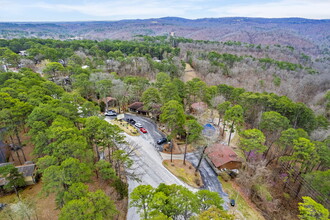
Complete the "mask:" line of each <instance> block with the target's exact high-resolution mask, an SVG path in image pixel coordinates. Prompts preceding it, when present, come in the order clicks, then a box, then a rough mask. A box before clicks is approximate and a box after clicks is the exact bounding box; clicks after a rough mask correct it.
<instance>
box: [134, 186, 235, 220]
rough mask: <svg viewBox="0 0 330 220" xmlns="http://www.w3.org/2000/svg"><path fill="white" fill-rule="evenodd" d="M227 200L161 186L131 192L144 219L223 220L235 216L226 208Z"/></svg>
mask: <svg viewBox="0 0 330 220" xmlns="http://www.w3.org/2000/svg"><path fill="white" fill-rule="evenodd" d="M222 204H223V200H222V199H221V197H220V196H219V195H218V193H216V192H210V191H208V190H199V191H197V192H196V193H193V192H191V191H190V190H188V189H187V188H185V187H183V186H179V185H174V184H173V185H165V184H163V183H162V184H160V185H159V186H158V187H157V188H153V187H152V186H150V185H140V186H138V187H136V188H135V189H134V190H133V191H132V193H131V203H130V206H131V207H136V208H137V209H138V211H139V212H140V215H141V218H142V219H164V220H166V219H167V220H170V219H190V220H194V219H196V220H197V219H209V218H211V219H219V220H222V219H223V220H225V219H228V220H232V219H234V216H233V215H231V214H228V213H227V211H224V210H223V208H222Z"/></svg>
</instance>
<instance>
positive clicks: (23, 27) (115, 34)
mask: <svg viewBox="0 0 330 220" xmlns="http://www.w3.org/2000/svg"><path fill="white" fill-rule="evenodd" d="M171 32H172V33H173V34H174V35H175V36H181V37H186V38H191V39H194V40H212V41H229V40H230V41H241V42H246V43H251V44H281V45H289V46H293V47H295V48H296V49H301V50H303V51H304V52H306V53H308V54H310V55H318V54H324V49H325V48H328V47H329V46H330V20H329V19H324V20H313V19H304V18H246V17H232V18H202V19H195V20H191V19H185V18H178V17H165V18H152V19H135V20H120V21H77V22H2V23H0V38H5V39H12V38H21V37H28V38H30V37H37V38H54V39H93V40H104V39H121V40H130V39H132V38H134V36H136V35H149V36H158V35H167V34H169V33H171Z"/></svg>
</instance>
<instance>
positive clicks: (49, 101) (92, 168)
mask: <svg viewBox="0 0 330 220" xmlns="http://www.w3.org/2000/svg"><path fill="white" fill-rule="evenodd" d="M0 76H1V77H0V96H1V102H0V109H1V111H0V124H1V127H2V128H6V130H5V135H6V136H7V137H10V138H8V139H9V140H11V141H13V142H14V143H12V144H15V145H18V146H19V148H21V149H22V150H24V146H25V144H26V143H23V142H22V141H21V136H22V135H24V133H25V132H24V131H28V136H29V137H30V141H31V143H32V144H33V146H34V148H33V154H34V156H35V161H36V162H37V166H38V168H39V169H38V172H39V173H40V174H42V181H43V192H44V193H46V194H48V193H55V195H56V204H57V206H58V208H61V214H60V219H72V218H74V219H86V218H85V217H86V216H89V219H100V218H101V219H112V217H114V216H115V215H117V214H118V212H117V210H116V207H115V205H114V202H113V201H112V200H111V199H110V197H109V195H106V194H105V192H103V191H102V190H97V191H95V192H91V191H89V190H88V186H87V185H85V183H89V182H92V180H94V181H96V180H97V179H99V180H98V181H104V182H107V183H109V184H110V185H111V186H112V187H114V188H115V189H116V190H117V192H118V193H117V195H118V197H115V196H113V195H112V199H116V200H117V199H123V198H124V197H126V196H127V184H126V183H125V182H124V181H125V178H126V176H127V175H130V169H129V167H130V166H131V165H132V160H131V159H130V157H129V156H130V151H126V150H125V148H124V146H125V145H121V143H124V137H123V136H122V135H121V134H120V132H121V130H120V129H119V128H118V127H116V126H114V125H111V124H109V123H108V122H106V121H104V120H103V119H102V118H100V117H99V116H98V115H99V111H100V109H99V107H98V106H97V105H95V104H94V103H92V102H89V101H86V100H85V99H83V98H82V97H81V96H80V95H79V94H77V93H67V92H65V91H64V90H63V88H62V87H60V86H58V85H56V84H55V83H53V82H50V81H46V80H44V79H43V78H41V77H40V76H39V75H38V74H36V73H33V72H32V71H31V70H28V69H24V68H23V69H21V71H20V72H19V73H12V72H8V73H1V74H0ZM119 146H122V147H120V148H119ZM100 154H102V155H104V156H103V157H102V156H101V155H100ZM100 158H104V160H100ZM131 175H133V173H132V172H131ZM10 190H12V189H10ZM77 193H79V194H77ZM96 201H97V202H96ZM105 207H106V208H105ZM5 213H7V212H5ZM12 214H13V213H12Z"/></svg>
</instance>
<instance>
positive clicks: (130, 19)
mask: <svg viewBox="0 0 330 220" xmlns="http://www.w3.org/2000/svg"><path fill="white" fill-rule="evenodd" d="M164 18H180V19H185V20H192V21H196V20H203V19H226V18H248V19H303V20H315V21H327V20H330V18H320V19H318V18H304V17H280V18H271V17H239V16H235V17H204V18H185V17H175V16H167V17H158V18H127V19H119V20H72V21H70V20H58V21H55V20H54V21H47V20H44V21H32V20H31V21H0V23H71V22H72V23H74V22H118V21H134V20H152V19H164Z"/></svg>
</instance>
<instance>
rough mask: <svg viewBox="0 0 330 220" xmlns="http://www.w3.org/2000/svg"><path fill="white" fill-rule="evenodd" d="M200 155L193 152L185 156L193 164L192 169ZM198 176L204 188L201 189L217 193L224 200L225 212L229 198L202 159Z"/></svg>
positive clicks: (216, 177) (216, 176)
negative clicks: (199, 175)
mask: <svg viewBox="0 0 330 220" xmlns="http://www.w3.org/2000/svg"><path fill="white" fill-rule="evenodd" d="M200 156H201V155H200V153H199V152H193V153H188V154H187V160H188V161H189V162H191V163H192V164H193V166H194V167H197V164H198V161H199V159H200ZM199 171H200V174H201V176H202V179H203V184H204V187H203V189H207V190H210V191H212V192H217V193H219V195H220V196H221V198H222V199H223V200H224V205H223V206H224V208H225V209H226V210H227V209H228V208H229V207H228V203H229V198H228V194H226V193H225V192H224V191H223V190H222V186H221V183H220V181H219V179H218V175H217V174H216V173H215V172H214V170H213V169H212V167H211V166H210V165H209V164H208V162H207V161H206V160H205V159H204V158H203V160H202V162H201V165H200V167H199Z"/></svg>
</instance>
